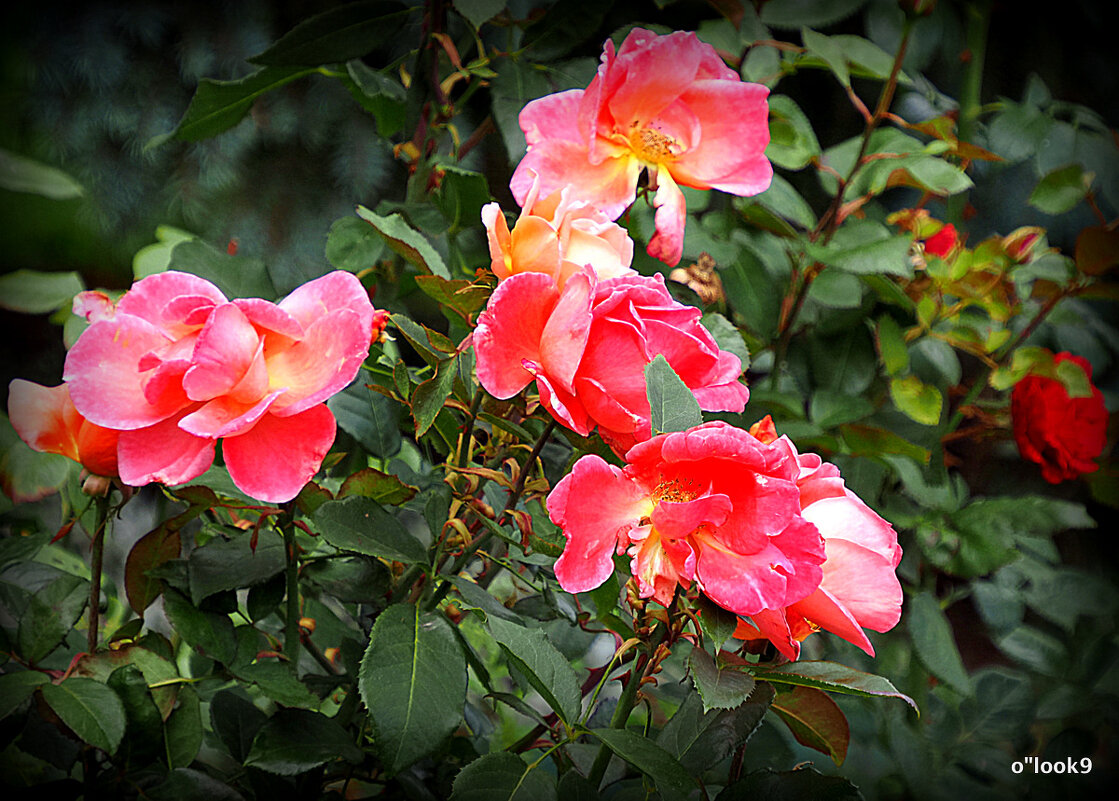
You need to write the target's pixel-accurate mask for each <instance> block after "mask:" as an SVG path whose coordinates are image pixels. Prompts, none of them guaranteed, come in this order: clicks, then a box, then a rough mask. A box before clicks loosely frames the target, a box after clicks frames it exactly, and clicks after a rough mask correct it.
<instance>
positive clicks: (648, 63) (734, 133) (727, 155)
mask: <svg viewBox="0 0 1119 801" xmlns="http://www.w3.org/2000/svg"><path fill="white" fill-rule="evenodd" d="M768 94H769V90H768V89H766V88H765V87H764V86H762V85H760V84H755V83H745V82H743V81H742V80H741V79H740V78H739V77H738V74H737V73H736V72H735V71H734V70H732V69H730V68H729V67H727V66H726V64H724V63H723V61H722V59H720V58H719V56H718V55H717V54H716V53H715V49H714V48H713V47H711V46H710V45H708V44H705V43H703V42H701V41H700V40H699V39H698V38H697V37H696V35H695V34H694V33H687V32H684V31H677V32H675V33H671V34H668V35H665V36H658V35H657V34H655V33H653V32H652V31H648V30H645V29H644V28H634V29H633V30H632V31H630V33H629V35H627V36H626V38H625V41H624V42H622V46H621V47H620V48H619V49H618V50H617V52H616V53H615V51H614V44H613V42H610V41H607V42H606V45H605V47H604V49H603V53H602V59H601V64H600V66H599V68H598V74H597V75H596V76H595V77H594V79H593V80H592V81H591V83H590V85H589V86H588V87H587V88H586V89H572V90H570V91H566V92H559V93H557V94H553V95H548V96H546V97H542V98H540V99H538V100H534V101H532V102H531V103H529V104H528V105H526V106H525V107H524V110H523V111H521V115H520V125H521V129H522V130H523V131H524V133H525V139H526V141H527V143H528V152H527V154H526V155H525V157H524V158H523V159H522V160H521V162H520V164H519V165H518V166H517V169H516V171H515V172H514V173H513V179H512V181H511V182H510V188H511V189H512V190H513V196H514V197H515V198H517V202H518V203H521V204H522V205H524V204H525V203H526V201H527V199H528V195H529V193H530V192H531V191H532V190H533V188H534V187H535V186H537V183H538V182H539V188H538V190H537V191H539V192H540V194H541V195H545V196H546V195H550V194H551V193H552V192H555V191H557V190H559V189H561V188H562V187H565V186H566V187H570V190H571V192H572V195H573V196H574V197H577V198H580V199H581V200H584V201H586V202H589V203H591V204H593V205H594V206H595V207H597V208H598V210H599V211H600V212H601V213H602V214H604V215H606V216H607V217H608V218H610V219H614V218H616V217H618V216H619V215H620V214H621V213H622V212H623V211H625V209H626V208H627V207H628V206H629V205H630V204H631V203H632V202H633V200H634V198H635V197H636V193H637V184H638V178H639V177H640V175H641V171H642V170H645V171H647V173H648V179H649V181H648V187H649V190H650V191H653V192H655V194H654V196H653V205H654V206H655V207H656V209H657V212H656V235H655V236H653V238H652V239H651V240H650V241H649V245H648V252H649V255H651V256H653V257H654V258H657V259H660V260H661V261H663V262H665V263H666V264H668V265H670V266H671V265H675V264H676V263H677V262H678V261H680V256H681V254H682V252H683V245H684V214H685V207H684V194H683V193H682V192H681V191H680V186H690V187H693V188H695V189H720V190H722V191H724V192H729V193H731V194H734V195H744V196H745V195H756V194H758V193H759V192H763V191H765V189H766V188H768V187H769V183H770V180H771V179H772V177H773V168H772V166H770V163H769V161H768V160H767V159H766V157H765V148H766V145H768V144H769V125H768V122H767V116H768V111H769V107H768V104H767V103H766V97H767V95H768ZM731 109H733V113H728V111H729V110H731Z"/></svg>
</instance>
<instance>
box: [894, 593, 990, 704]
mask: <svg viewBox="0 0 1119 801" xmlns="http://www.w3.org/2000/svg"><path fill="white" fill-rule="evenodd" d="M908 607H909V608H908V610H907V612H908V616H907V621H906V628H907V629H908V630H909V637H910V639H911V640H912V641H913V650H914V651H916V653H917V658H918V659H920V660H921V662H922V663H923V664H924V666H925V667H926V668H928V670H929V672H930V673H932V674H933V675H934V676H936V677H937V678H938V679H940V680H941V681H943V682H945V683H946V684H947V685H948V686H949V687H951V688H952V689H953V690H955V691H956V692H958V693H960V694H961V695H971V694H972V693H973V688H972V686H971V679H970V678H969V677H968V674H967V669H966V668H965V667H964V663H963V660H962V659H960V652H959V650H958V649H957V648H956V640H955V638H954V637H953V635H952V626H951V625H950V624H949V623H948V618H947V617H945V616H944V612H943V611H942V610H941V608H940V604H939V603H937V600H936V598H935V597H934V596H933V595H931V594H930V593H927V592H922V593H920V594H918V595H914V596H912V597H910V599H909V603H908Z"/></svg>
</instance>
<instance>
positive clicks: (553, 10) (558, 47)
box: [522, 0, 610, 61]
mask: <svg viewBox="0 0 1119 801" xmlns="http://www.w3.org/2000/svg"><path fill="white" fill-rule="evenodd" d="M609 8H610V7H609V5H607V4H604V3H601V2H598V1H597V0H569V1H568V2H564V3H556V4H555V5H553V6H551V7H550V8H549V9H548V10H547V11H546V12H545V13H544V16H543V17H540V18H539V19H538V20H537V21H536V22H534V23H533V24H532V25H529V26H528V27H527V28H526V29H525V33H524V39H523V41H522V44H523V45H524V47H525V49H526V54H527V55H528V56H529V58H531V59H533V60H535V61H553V60H555V59H557V58H559V57H560V56H564V55H566V54H567V53H569V52H570V51H571V50H572V49H573V48H574V47H575V46H576V45H578V44H579V43H580V42H583V41H585V40H586V39H587V37H588V36H590V35H591V34H592V33H594V32H595V31H596V30H598V27H599V25H601V24H602V20H603V18H604V17H605V16H606V12H607V11H608V10H609Z"/></svg>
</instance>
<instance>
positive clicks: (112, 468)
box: [8, 378, 120, 477]
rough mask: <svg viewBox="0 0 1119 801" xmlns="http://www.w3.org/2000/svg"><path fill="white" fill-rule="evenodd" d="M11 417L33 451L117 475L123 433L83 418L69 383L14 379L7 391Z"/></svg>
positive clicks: (87, 468) (96, 472)
mask: <svg viewBox="0 0 1119 801" xmlns="http://www.w3.org/2000/svg"><path fill="white" fill-rule="evenodd" d="M8 417H9V418H11V421H12V427H13V428H14V429H15V430H16V433H17V434H19V437H20V439H22V440H23V441H24V442H26V443H27V444H28V446H30V448H31V449H32V450H35V451H39V452H40V453H59V454H62V455H63V456H66V457H68V458H70V459H73V460H74V461H75V462H78V463H79V464H80V465H81V466H82V467H84V468H85V469H86V470H88V471H89V472H91V473H94V474H96V475H99V476H109V477H112V476H115V475H116V474H117V440H118V438H119V437H120V432H118V431H113V430H112V429H108V428H102V427H101V426H99V425H95V424H93V423H91V422H89V420H86V419H85V418H84V417H82V416H81V414H79V413H78V410H77V409H75V408H74V402H73V401H72V400H70V389H69V387H67V386H66V384H59V385H58V386H57V387H44V386H40V385H39V384H35V383H33V382H31V381H24V380H23V379H22V378H17V379H15V380H14V381H12V383H11V385H10V388H9V390H8Z"/></svg>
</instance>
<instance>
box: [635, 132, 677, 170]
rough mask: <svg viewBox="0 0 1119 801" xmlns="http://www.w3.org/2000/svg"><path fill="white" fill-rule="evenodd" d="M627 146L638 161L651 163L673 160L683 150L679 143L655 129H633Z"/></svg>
mask: <svg viewBox="0 0 1119 801" xmlns="http://www.w3.org/2000/svg"><path fill="white" fill-rule="evenodd" d="M629 145H630V147H632V148H633V152H634V153H635V154H637V157H638V158H639V159H641V160H642V161H647V162H652V163H657V162H661V161H666V160H668V159H671V158H675V157H676V156H677V155H679V154H680V151H681V150H682V149H683V148H681V147H680V143H679V142H677V141H676V140H675V139H673V138H672V137H671V136H668V135H666V134H663V133H661V132H660V131H658V130H656V129H655V128H635V129H634V130H633V132H631V133H630V135H629Z"/></svg>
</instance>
